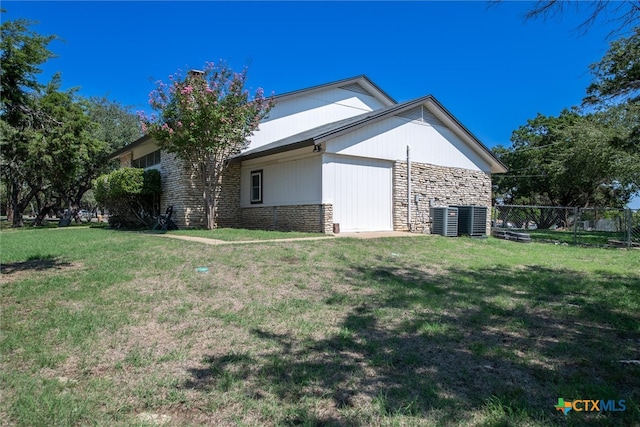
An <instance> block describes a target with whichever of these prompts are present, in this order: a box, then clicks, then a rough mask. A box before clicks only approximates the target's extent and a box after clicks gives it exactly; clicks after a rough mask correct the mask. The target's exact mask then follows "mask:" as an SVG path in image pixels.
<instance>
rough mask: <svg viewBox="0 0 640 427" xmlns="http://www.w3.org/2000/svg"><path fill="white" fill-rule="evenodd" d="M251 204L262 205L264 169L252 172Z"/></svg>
mask: <svg viewBox="0 0 640 427" xmlns="http://www.w3.org/2000/svg"><path fill="white" fill-rule="evenodd" d="M251 203H253V204H255V203H262V169H261V170H258V171H251Z"/></svg>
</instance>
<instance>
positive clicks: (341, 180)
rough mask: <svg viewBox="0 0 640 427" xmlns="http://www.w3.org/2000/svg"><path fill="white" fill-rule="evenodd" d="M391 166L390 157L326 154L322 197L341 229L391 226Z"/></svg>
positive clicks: (389, 227) (387, 228) (385, 227)
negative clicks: (371, 157) (386, 158)
mask: <svg viewBox="0 0 640 427" xmlns="http://www.w3.org/2000/svg"><path fill="white" fill-rule="evenodd" d="M392 166H393V163H392V162H390V161H387V160H379V159H370V158H363V157H348V156H338V155H334V154H325V155H323V165H322V200H323V203H330V204H332V205H333V219H334V222H335V223H337V224H340V231H342V232H345V231H346V232H354V231H380V230H392V229H393V222H392V205H391V197H392V196H391V194H392Z"/></svg>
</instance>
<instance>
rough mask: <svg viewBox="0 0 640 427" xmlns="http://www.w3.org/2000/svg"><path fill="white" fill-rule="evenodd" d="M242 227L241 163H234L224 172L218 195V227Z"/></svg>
mask: <svg viewBox="0 0 640 427" xmlns="http://www.w3.org/2000/svg"><path fill="white" fill-rule="evenodd" d="M241 226H242V210H241V209H240V163H232V164H230V165H229V166H228V167H227V169H226V170H225V171H224V174H223V176H222V178H221V185H220V192H219V193H218V227H229V228H238V227H241Z"/></svg>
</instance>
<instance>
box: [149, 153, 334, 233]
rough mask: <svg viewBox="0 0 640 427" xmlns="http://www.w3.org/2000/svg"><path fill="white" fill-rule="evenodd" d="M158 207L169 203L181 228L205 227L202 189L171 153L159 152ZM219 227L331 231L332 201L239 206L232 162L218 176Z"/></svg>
mask: <svg viewBox="0 0 640 427" xmlns="http://www.w3.org/2000/svg"><path fill="white" fill-rule="evenodd" d="M161 177H162V197H161V211H164V209H166V207H167V206H169V205H173V219H174V221H175V222H176V224H177V225H178V227H181V228H185V227H186V228H192V227H206V223H205V215H204V206H203V201H202V191H201V190H199V189H198V187H199V185H198V183H197V181H196V179H195V176H193V175H192V174H190V173H189V172H187V171H186V170H185V169H184V167H183V166H182V161H181V160H180V159H178V158H177V157H176V156H175V155H173V154H169V153H165V152H163V153H162V167H161ZM217 224H218V226H219V227H230V228H233V227H246V228H252V229H263V230H280V231H306V232H313V233H326V234H332V233H333V206H332V205H322V204H315V205H289V206H269V207H267V206H252V207H249V208H241V207H240V164H239V163H233V164H231V165H229V167H228V168H227V169H226V170H225V173H224V174H223V176H222V177H221V186H220V191H219V193H218V217H217Z"/></svg>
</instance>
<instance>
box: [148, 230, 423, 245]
mask: <svg viewBox="0 0 640 427" xmlns="http://www.w3.org/2000/svg"><path fill="white" fill-rule="evenodd" d="M150 235H151V236H158V237H166V238H169V239H178V240H188V241H191V242H199V243H205V244H207V245H246V244H249V243H253V244H255V243H273V242H303V241H307V240H327V239H335V238H343V237H351V238H356V239H378V238H382V237H415V236H424V234H419V233H408V232H403V231H368V232H361V233H340V234H337V235H335V236H330V235H327V236H318V237H292V238H290V239H266V240H231V241H229V240H218V239H208V238H206V237H196V236H182V235H177V234H150Z"/></svg>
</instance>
